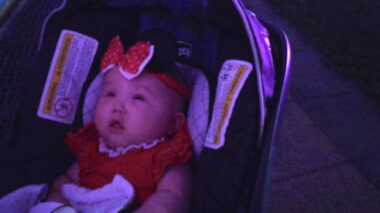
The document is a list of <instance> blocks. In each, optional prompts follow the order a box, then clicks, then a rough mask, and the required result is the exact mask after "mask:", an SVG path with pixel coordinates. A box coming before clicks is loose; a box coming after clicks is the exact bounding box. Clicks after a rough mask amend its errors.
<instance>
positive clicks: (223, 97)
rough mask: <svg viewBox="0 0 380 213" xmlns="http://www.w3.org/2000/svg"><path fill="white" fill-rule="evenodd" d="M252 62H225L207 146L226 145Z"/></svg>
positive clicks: (219, 78) (219, 79) (207, 137)
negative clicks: (225, 141)
mask: <svg viewBox="0 0 380 213" xmlns="http://www.w3.org/2000/svg"><path fill="white" fill-rule="evenodd" d="M251 71H252V64H251V63H249V62H246V61H241V60H232V59H231V60H227V61H225V62H224V63H223V67H222V70H221V71H220V73H219V77H218V86H217V89H216V97H215V102H214V107H213V114H212V119H211V123H210V127H209V129H208V131H207V136H206V142H205V146H206V147H209V148H212V149H219V148H220V147H222V146H223V145H224V140H225V133H226V130H227V126H228V123H229V121H230V118H231V114H232V111H233V108H234V106H235V102H236V99H237V97H238V95H239V93H240V90H241V89H242V87H243V85H244V83H245V81H246V79H247V77H248V75H249V73H251Z"/></svg>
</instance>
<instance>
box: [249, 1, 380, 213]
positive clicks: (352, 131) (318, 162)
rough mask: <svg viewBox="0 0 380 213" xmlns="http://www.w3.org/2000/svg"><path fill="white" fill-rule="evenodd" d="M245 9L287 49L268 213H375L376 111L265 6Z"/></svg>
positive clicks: (379, 154) (379, 179)
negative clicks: (289, 59) (286, 89)
mask: <svg viewBox="0 0 380 213" xmlns="http://www.w3.org/2000/svg"><path fill="white" fill-rule="evenodd" d="M248 5H249V6H250V8H252V10H253V11H254V12H255V13H256V14H257V15H258V16H259V17H261V18H264V19H266V20H268V21H270V22H272V23H273V24H274V25H276V26H278V27H280V28H282V29H283V30H284V31H285V32H286V33H287V34H288V36H289V38H290V41H291V45H292V49H293V66H292V73H291V74H292V75H291V81H290V96H289V99H288V102H287V106H286V108H285V111H284V120H283V126H282V127H281V128H280V137H279V138H280V139H279V140H278V141H277V142H276V144H275V147H274V148H275V149H274V150H275V151H274V154H275V155H274V156H275V160H274V165H273V176H272V190H271V194H270V197H269V207H268V212H379V210H380V191H379V189H380V170H379V165H380V144H379V142H380V131H379V130H380V109H378V108H377V106H376V104H375V103H374V102H373V101H372V100H370V99H368V98H367V96H366V95H365V94H363V93H362V92H361V91H360V90H359V88H358V87H357V85H355V84H354V83H353V82H349V81H347V80H344V79H342V78H341V77H340V76H339V75H338V74H337V72H336V70H335V69H336V68H335V67H334V66H333V65H332V63H330V62H329V61H328V59H326V58H323V57H322V56H321V54H319V51H318V50H316V49H315V48H314V47H313V46H311V45H310V43H309V42H308V41H307V39H306V38H304V37H302V35H300V34H299V33H298V32H297V30H296V29H295V28H294V27H293V26H292V25H291V24H289V23H288V22H287V21H286V20H284V19H283V18H281V17H280V16H279V15H278V14H276V12H275V10H273V8H272V7H271V6H270V5H268V3H267V2H266V1H264V0H255V1H249V3H248Z"/></svg>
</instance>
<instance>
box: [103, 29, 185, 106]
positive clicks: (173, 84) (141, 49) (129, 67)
mask: <svg viewBox="0 0 380 213" xmlns="http://www.w3.org/2000/svg"><path fill="white" fill-rule="evenodd" d="M124 52H125V50H124V46H123V44H122V43H121V41H120V38H119V36H115V37H113V38H112V40H111V42H110V43H109V45H108V48H107V51H106V53H105V54H104V55H103V57H102V60H101V63H100V71H101V72H106V71H108V70H110V69H111V68H112V67H114V66H116V65H119V71H120V73H121V74H122V75H123V76H124V77H125V78H127V79H128V80H131V79H133V78H135V77H137V76H138V75H140V73H141V72H142V71H144V70H145V69H144V68H145V66H146V65H147V64H148V63H149V61H150V60H151V59H152V57H153V53H154V45H152V44H151V43H150V42H149V41H139V42H137V43H135V44H134V45H132V46H131V47H130V48H129V49H128V50H127V52H126V53H124ZM154 75H155V77H156V78H158V79H160V80H161V81H162V82H163V83H165V84H166V85H168V86H169V87H170V88H172V89H174V90H175V91H176V92H178V93H179V94H180V95H182V96H183V97H185V98H187V99H189V98H190V97H191V91H190V90H189V89H188V88H187V87H186V86H185V85H184V84H183V83H181V82H180V81H178V80H177V79H175V78H174V77H172V76H170V75H169V74H167V73H154Z"/></svg>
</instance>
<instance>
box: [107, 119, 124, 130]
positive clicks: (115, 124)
mask: <svg viewBox="0 0 380 213" xmlns="http://www.w3.org/2000/svg"><path fill="white" fill-rule="evenodd" d="M109 126H110V127H111V128H112V129H124V126H123V124H122V123H121V122H120V121H118V120H112V121H111V122H110V125H109Z"/></svg>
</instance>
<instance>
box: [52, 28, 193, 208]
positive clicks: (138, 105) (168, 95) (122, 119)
mask: <svg viewBox="0 0 380 213" xmlns="http://www.w3.org/2000/svg"><path fill="white" fill-rule="evenodd" d="M146 35H148V39H145V38H144V39H143V40H140V41H139V42H137V43H135V44H134V45H133V46H132V47H130V48H129V49H128V51H127V53H126V54H124V49H123V46H122V43H121V41H120V38H119V37H115V38H113V39H112V41H111V42H110V44H109V47H108V50H107V52H106V53H105V55H104V56H103V58H102V63H101V75H102V78H103V80H102V86H101V91H100V94H99V97H98V101H97V105H96V112H95V118H94V122H91V123H89V124H87V125H85V126H84V127H83V128H82V129H80V130H79V131H78V132H77V133H74V134H73V133H70V134H69V135H68V137H67V139H66V144H67V145H68V146H69V147H70V149H71V150H72V152H73V153H74V155H75V156H76V157H77V161H76V162H75V163H74V164H73V165H72V166H71V167H70V168H69V169H68V170H67V172H66V174H64V175H62V176H61V177H59V178H58V179H57V180H56V181H55V183H54V184H53V186H52V188H51V190H50V195H49V197H48V199H47V200H48V201H55V202H59V203H63V204H68V203H70V202H71V201H70V199H68V198H67V197H66V196H65V195H64V194H63V193H62V187H63V186H64V185H65V184H70V183H71V184H75V185H78V186H80V187H83V188H84V189H88V190H97V189H100V188H102V187H104V186H107V184H110V183H111V182H113V180H114V178H115V176H117V175H120V176H122V177H123V178H124V179H125V180H126V181H127V182H129V183H130V184H131V185H132V186H133V191H134V198H133V199H132V204H135V205H136V204H137V206H138V209H137V210H136V212H186V211H187V210H188V209H189V202H190V191H191V182H192V180H191V179H192V173H191V168H190V166H189V165H188V161H189V159H190V157H191V155H192V152H193V148H192V139H191V136H190V134H189V132H188V129H187V125H186V117H185V114H184V109H185V108H186V106H185V105H186V102H187V101H188V99H189V97H190V96H191V92H190V91H189V89H188V88H187V87H186V86H185V84H184V83H183V82H182V80H181V78H180V74H179V73H178V72H179V71H178V70H175V69H174V70H173V69H172V68H173V67H174V66H172V65H174V61H173V60H172V59H170V57H169V58H168V57H167V56H165V57H163V58H164V59H162V58H160V56H159V55H157V54H159V53H160V51H161V53H163V52H165V51H162V50H161V49H160V48H167V47H166V45H167V44H168V43H172V40H173V39H172V38H171V37H170V36H168V35H167V33H163V32H161V31H159V30H158V31H157V30H153V31H149V32H148V33H146ZM149 38H152V39H151V40H157V41H151V40H150V39H149ZM162 41H163V42H162ZM160 42H162V43H164V44H165V45H164V46H162V45H161V46H160V45H156V44H157V43H160ZM169 49H170V48H169ZM168 54H170V52H169V53H168ZM155 65H156V66H155ZM158 66H163V67H161V68H158V69H160V70H163V69H172V70H167V71H168V72H165V71H158V72H157V67H158ZM150 69H152V70H150Z"/></svg>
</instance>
